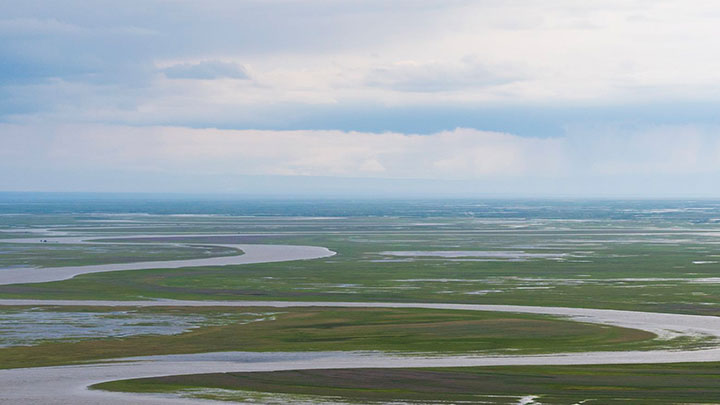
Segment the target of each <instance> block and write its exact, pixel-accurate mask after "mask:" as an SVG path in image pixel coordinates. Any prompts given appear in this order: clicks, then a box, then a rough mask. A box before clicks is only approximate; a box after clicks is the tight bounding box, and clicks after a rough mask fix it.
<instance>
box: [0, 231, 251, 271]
mask: <svg viewBox="0 0 720 405" xmlns="http://www.w3.org/2000/svg"><path fill="white" fill-rule="evenodd" d="M38 239H39V238H38ZM0 241H1V239H0ZM240 253H241V252H239V251H238V250H237V249H232V248H228V247H222V246H201V245H184V246H165V245H152V246H150V245H148V246H138V245H119V244H82V245H65V244H62V245H61V244H53V243H44V244H42V245H40V246H38V244H17V243H5V244H0V268H2V267H63V266H87V265H97V264H110V263H132V262H145V261H161V260H185V259H198V258H204V257H216V256H233V255H237V254H240Z"/></svg>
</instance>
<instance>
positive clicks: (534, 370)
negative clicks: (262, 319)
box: [93, 363, 720, 405]
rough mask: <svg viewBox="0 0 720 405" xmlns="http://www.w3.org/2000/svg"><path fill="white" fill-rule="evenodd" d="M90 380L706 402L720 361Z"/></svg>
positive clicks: (478, 399) (354, 396) (137, 385)
mask: <svg viewBox="0 0 720 405" xmlns="http://www.w3.org/2000/svg"><path fill="white" fill-rule="evenodd" d="M93 388H96V389H103V390H110V391H124V392H143V393H165V394H168V393H174V394H177V395H182V396H186V397H191V398H206V399H216V400H225V401H233V400H234V401H238V402H240V401H247V400H252V399H254V398H255V399H256V398H262V399H263V400H262V401H261V402H263V403H293V402H297V403H308V399H310V400H312V403H324V402H325V403H327V402H331V403H342V402H349V403H372V402H381V403H387V402H393V401H395V402H401V403H415V402H417V403H424V404H427V403H437V404H440V403H442V404H447V403H463V404H465V403H468V404H480V403H494V404H518V403H520V402H519V399H520V398H522V397H526V398H528V397H530V398H532V399H535V400H536V401H537V402H525V403H542V404H558V405H560V404H562V405H570V404H579V403H583V404H629V403H632V404H689V403H693V404H710V403H718V402H720V364H718V363H701V364H697V363H692V364H660V365H613V366H513V367H474V368H438V369H343V370H301V371H277V372H253V373H218V374H198V375H182V376H167V377H157V378H143V379H134V380H124V381H114V382H108V383H102V384H98V385H95V386H93ZM263 393H265V395H263ZM270 393H272V394H270ZM277 394H286V395H280V396H279V395H277ZM288 394H289V395H288ZM530 398H528V399H530ZM303 401H304V402H303Z"/></svg>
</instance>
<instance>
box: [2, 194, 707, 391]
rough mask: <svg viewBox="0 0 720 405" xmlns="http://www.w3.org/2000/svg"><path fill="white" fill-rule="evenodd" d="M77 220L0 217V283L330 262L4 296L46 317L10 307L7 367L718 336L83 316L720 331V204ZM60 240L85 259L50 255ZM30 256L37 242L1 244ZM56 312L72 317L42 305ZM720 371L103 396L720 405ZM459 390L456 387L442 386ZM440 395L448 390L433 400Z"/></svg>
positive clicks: (313, 208)
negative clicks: (596, 319) (267, 257)
mask: <svg viewBox="0 0 720 405" xmlns="http://www.w3.org/2000/svg"><path fill="white" fill-rule="evenodd" d="M65 204H66V205H67V206H62V205H61V206H60V207H57V206H56V211H57V212H52V213H48V212H47V211H48V209H47V207H45V208H42V209H40V208H39V209H38V210H37V211H33V212H18V211H22V209H20V208H18V207H13V206H12V204H10V205H9V206H5V207H4V208H3V209H4V210H8V211H12V212H5V213H2V214H3V215H0V227H1V228H0V230H1V231H2V232H0V271H2V269H17V268H29V267H39V268H45V267H62V266H83V265H88V266H89V265H103V264H109V263H126V262H148V261H163V260H187V259H196V258H206V257H222V256H232V255H237V254H242V252H239V251H237V250H236V249H232V248H229V247H227V246H223V245H232V244H271V245H307V246H322V247H326V248H328V249H330V250H332V251H334V252H336V254H335V255H334V256H331V257H325V258H319V259H313V260H297V261H284V262H276V263H257V264H243V265H228V266H200V267H197V266H196V267H184V268H173V269H163V268H148V269H147V270H134V271H111V272H102V273H94V274H84V275H79V276H76V277H74V278H72V279H70V280H63V281H54V282H44V283H28V284H9V285H2V286H0V299H8V300H9V299H26V300H36V301H39V302H35V303H33V305H29V306H28V305H25V306H21V305H9V304H5V305H3V306H2V307H0V368H6V369H9V368H24V367H42V366H51V365H53V366H54V365H69V364H80V363H84V362H88V361H90V362H103V361H106V360H107V359H121V358H125V357H136V356H144V355H151V354H152V355H164V354H186V353H208V352H230V351H247V352H253V351H257V352H312V351H318V352H319V351H348V352H356V351H368V352H384V353H392V354H399V355H403V356H411V357H412V356H417V355H423V356H433V355H434V356H441V355H484V356H492V355H500V354H501V355H508V354H516V355H537V354H543V353H546V354H548V353H571V352H603V351H615V352H617V351H625V350H627V351H630V350H633V351H637V350H647V351H651V350H659V349H663V350H667V349H673V350H680V349H682V350H695V349H699V348H708V347H715V346H716V345H717V342H716V341H715V339H714V338H713V337H710V336H701V335H697V336H689V335H677V336H669V335H668V336H658V335H656V334H653V333H652V332H649V331H646V330H639V329H633V328H631V327H627V326H626V327H619V326H614V325H607V324H597V323H592V322H583V321H582V320H578V319H570V318H564V317H559V316H549V315H532V314H515V313H499V312H483V311H461V310H449V309H447V310H443V309H405V308H332V307H323V306H322V305H318V306H313V307H307V308H277V307H262V306H250V307H242V308H230V307H223V306H217V307H215V306H213V307H203V308H200V307H195V306H168V307H163V306H155V307H152V308H146V307H133V306H127V307H122V306H119V307H118V306H115V307H112V308H110V307H103V306H96V305H90V304H88V303H83V300H118V301H137V300H189V301H289V302H304V301H312V302H319V303H322V302H328V303H332V302H357V303H365V302H385V303H458V304H506V305H533V306H547V307H569V308H598V309H617V310H629V311H647V312H656V313H674V314H689V315H704V316H713V317H714V316H716V315H718V313H720V300H719V298H718V294H717V292H718V285H720V264H719V263H720V249H718V245H719V244H720V224H718V222H717V221H718V219H717V218H720V205H718V204H715V203H713V202H702V201H701V202H678V201H659V202H648V201H645V202H637V201H634V202H633V201H629V202H628V201H590V202H588V201H579V202H563V201H491V202H469V201H453V202H437V201H436V202H432V201H430V202H427V201H411V202H397V201H385V202H382V201H381V202H377V201H376V202H367V203H358V202H347V201H346V202H332V203H325V204H322V203H315V204H314V205H311V204H309V203H308V204H303V203H299V202H294V203H282V204H281V203H277V202H275V203H273V202H270V203H265V204H260V203H258V204H257V205H253V204H250V203H245V204H239V203H238V204H236V205H232V204H229V203H228V204H225V203H217V204H215V205H213V204H209V203H208V204H207V206H203V205H202V204H195V205H190V206H193V207H196V206H200V207H204V208H203V209H202V210H200V212H189V213H188V212H187V206H188V205H187V204H183V205H180V206H178V203H173V202H162V203H156V204H155V205H151V206H150V207H149V208H148V207H147V206H144V207H143V208H145V211H149V212H138V211H139V210H138V207H137V206H135V205H133V203H132V202H128V203H125V204H124V205H123V204H120V203H113V204H114V205H105V206H103V205H102V204H101V206H100V207H99V208H97V207H96V208H92V209H90V208H88V207H87V206H85V205H83V204H80V203H77V202H74V203H72V204H71V203H70V202H67V203H65ZM283 204H285V205H283ZM13 210H14V211H13ZM279 214H283V215H279ZM171 235H172V236H171ZM66 236H72V237H83V238H84V239H85V242H83V243H78V244H53V243H45V242H41V241H42V240H45V239H47V238H55V237H66ZM18 238H27V240H28V242H32V243H25V244H23V243H7V242H6V243H3V240H6V241H10V240H11V239H12V240H14V239H18ZM49 299H54V300H72V301H73V302H75V304H74V305H71V306H67V305H65V306H57V305H43V304H42V302H40V301H42V300H49ZM58 324H63V325H71V326H72V327H70V328H68V327H64V328H63V327H58V326H57V325H58ZM23 325H24V326H23ZM34 325H36V326H34ZM40 325H46V327H42V326H40ZM42 331H46V332H45V334H44V335H43V333H42ZM98 331H100V332H98ZM719 371H720V367H718V366H717V365H716V364H715V363H693V364H679V365H667V364H665V365H661V364H656V365H650V364H648V365H621V364H618V365H612V366H609V365H603V366H599V365H586V366H512V367H480V368H455V369H392V370H390V369H388V370H382V369H376V368H372V369H368V368H364V369H362V368H361V369H356V370H350V369H348V370H342V371H338V370H324V371H323V370H319V371H318V370H315V371H310V370H306V371H303V370H293V371H290V370H288V371H282V372H280V371H279V372H275V373H230V374H223V373H218V374H208V375H192V376H176V377H168V376H165V377H160V376H158V377H157V378H151V379H142V380H137V381H135V380H132V381H124V382H107V383H103V384H100V385H99V386H97V388H101V389H105V390H115V391H123V390H124V391H133V392H146V393H148V392H152V393H155V394H154V395H162V396H163V397H164V398H171V397H173V396H175V395H176V396H178V397H187V396H190V397H192V398H211V399H223V400H235V401H238V402H247V401H251V400H261V402H273V401H276V402H292V401H296V402H299V403H302V402H303V401H305V402H308V401H310V402H322V401H325V402H328V401H330V402H343V401H349V402H367V401H378V402H392V401H414V402H424V403H436V402H442V401H445V402H447V401H450V402H453V401H462V402H463V403H464V402H469V403H488V402H489V403H526V404H529V403H563V404H564V403H578V402H579V401H585V403H588V402H590V403H591V402H592V401H595V402H597V403H613V401H620V402H621V401H628V400H632V401H641V400H647V401H648V402H651V401H652V402H654V403H657V402H658V401H660V400H661V399H662V401H664V402H665V403H680V402H698V403H700V402H708V403H713V402H717V401H720V397H718V394H717V393H716V390H715V389H714V388H713V387H714V385H716V383H717V382H719V381H718V377H719V375H718V372H719ZM589 376H590V377H589ZM359 381H369V382H374V383H372V384H370V383H367V384H365V383H364V384H359ZM448 381H452V382H453V383H452V384H450V386H448V384H447V382H448ZM381 382H382V383H381ZM368 384H370V385H368ZM373 384H375V385H373ZM441 386H442V387H446V389H445V388H444V389H440V388H437V387H441ZM428 387H436V388H437V389H429V388H428ZM663 393H664V394H663ZM258 395H259V396H260V397H258ZM259 398H260V399H259ZM522 401H525V402H522ZM636 403H637V402H636Z"/></svg>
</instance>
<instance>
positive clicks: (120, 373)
mask: <svg viewBox="0 0 720 405" xmlns="http://www.w3.org/2000/svg"><path fill="white" fill-rule="evenodd" d="M174 236H183V237H194V236H196V235H192V236H190V235H174ZM203 236H207V235H203ZM136 237H139V236H125V237H123V239H128V238H136ZM162 237H164V238H167V237H168V235H163V236H162ZM47 241H48V242H39V240H37V239H33V240H28V239H11V240H10V239H6V240H2V241H0V242H3V243H5V242H7V243H98V242H96V241H92V240H91V238H76V237H58V238H48V239H47ZM113 243H115V242H113ZM202 244H203V245H215V246H224V247H232V248H235V249H238V250H241V251H242V252H244V254H241V255H236V256H227V257H215V258H203V259H189V260H180V261H154V262H139V263H127V264H110V265H93V266H74V267H57V268H43V269H0V284H14V283H30V282H44V281H55V280H64V279H68V278H72V277H74V276H75V275H78V274H85V273H95V272H102V271H121V270H140V269H148V268H179V267H193V266H224V265H238V264H249V263H264V262H278V261H290V260H308V259H315V258H322V257H329V256H332V255H333V254H335V253H334V252H332V251H330V250H329V249H326V248H323V247H314V246H289V245H255V244H215V243H202ZM0 305H1V306H10V305H55V306H70V305H92V306H228V307H245V306H267V307H310V306H321V307H348V308H355V307H362V308H431V309H455V310H469V311H502V312H516V313H533V314H548V315H557V316H563V317H569V318H572V319H575V320H579V321H583V322H593V323H600V324H607V325H616V326H624V327H631V328H635V329H642V330H646V331H650V332H653V333H656V334H658V335H660V336H663V337H673V336H693V337H696V336H705V337H711V338H716V339H719V340H720V318H719V317H713V316H700V315H681V314H663V313H649V312H637V311H618V310H602V309H587V308H561V307H536V306H512V305H473V304H438V303H384V302H284V301H180V300H156V301H92V300H89V301H71V300H0ZM118 360H120V359H115V360H114V361H108V362H105V363H100V364H88V365H76V366H59V367H38V368H24V369H11V370H0V403H8V404H10V403H12V404H37V403H43V404H70V403H72V404H97V403H102V404H137V403H153V404H179V403H180V404H181V403H197V402H198V400H195V399H193V400H186V399H181V398H173V397H160V396H149V395H136V394H124V393H122V394H120V393H109V392H104V391H91V390H88V389H87V387H88V386H89V385H92V384H95V383H98V382H103V381H111V380H118V379H126V378H137V377H151V376H162V375H172V374H190V373H193V374H194V373H210V372H230V371H277V370H297V369H313V368H348V367H353V368H360V367H458V366H490V365H568V364H623V363H625V364H627V363H673V362H705V361H720V348H710V349H702V350H676V351H669V350H652V351H622V352H587V353H559V354H550V355H522V356H508V355H502V356H498V355H491V356H488V355H485V356H482V355H470V356H451V355H440V356H431V357H423V356H397V355H391V354H387V353H381V352H305V353H249V352H223V353H202V354H190V355H166V356H145V357H136V358H128V359H122V360H123V361H122V362H119V361H118Z"/></svg>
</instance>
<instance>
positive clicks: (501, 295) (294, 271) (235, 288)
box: [0, 219, 720, 314]
mask: <svg viewBox="0 0 720 405" xmlns="http://www.w3.org/2000/svg"><path fill="white" fill-rule="evenodd" d="M443 221H444V222H443ZM443 221H439V220H432V221H431V220H425V221H420V220H416V221H415V225H410V224H408V223H407V220H401V219H387V220H385V222H384V223H383V224H378V223H377V222H379V220H378V219H371V220H368V221H367V222H369V223H361V222H362V221H359V220H353V221H348V224H339V223H338V221H337V220H332V221H319V220H316V221H314V222H313V221H304V222H303V221H300V220H297V221H295V225H292V226H290V225H288V224H287V223H285V222H281V223H280V224H278V221H275V222H274V224H275V226H276V227H277V229H276V230H275V231H273V232H271V233H265V234H263V233H259V234H258V233H256V234H252V235H251V236H249V237H248V236H246V237H243V238H240V239H238V243H242V242H247V241H248V240H250V241H251V243H294V244H309V245H319V246H326V247H328V248H330V249H332V250H334V251H336V252H338V255H337V256H334V257H330V258H326V259H319V260H310V261H296V262H285V263H267V264H255V265H242V266H224V267H201V268H184V269H167V270H164V269H153V270H143V271H133V272H112V273H96V274H88V275H83V276H79V277H76V278H75V279H72V280H66V281H60V282H51V283H41V284H28V285H9V286H0V298H66V299H98V298H104V299H121V300H131V299H147V298H174V299H198V300H203V299H213V300H215V299H223V300H253V299H275V300H291V301H293V300H302V301H396V302H412V301H421V302H461V303H493V304H516V305H528V304H532V305H545V306H571V307H594V308H614V309H628V310H646V311H658V312H679V313H696V314H716V313H719V312H720V294H718V292H719V290H718V287H719V286H720V279H718V277H719V276H720V264H718V263H716V262H718V261H720V260H718V259H719V257H718V255H720V248H718V246H720V245H718V242H719V241H720V238H718V237H717V236H716V235H715V234H714V233H713V232H708V229H705V226H697V227H692V226H690V225H687V226H684V227H683V228H679V227H678V226H677V225H675V226H670V225H665V228H662V227H660V226H659V225H658V224H655V225H654V226H653V227H652V228H650V225H648V224H646V223H628V222H620V223H615V222H610V223H605V222H602V223H600V224H596V223H592V224H586V223H580V224H576V223H565V224H563V223H560V224H558V223H554V222H553V223H546V224H543V225H539V224H533V223H525V224H524V225H523V223H522V222H521V223H520V224H514V225H513V226H525V227H524V228H512V229H509V230H508V229H504V228H503V229H498V228H499V227H500V225H498V224H490V225H487V224H482V223H480V224H478V223H475V224H473V226H474V227H470V225H468V224H465V223H463V222H462V221H460V220H447V219H445V220H443ZM258 222H260V223H261V224H265V226H264V228H263V229H267V228H269V227H271V224H273V222H268V223H266V222H264V221H258ZM310 222H312V223H311V224H310ZM438 223H439V224H438ZM417 224H419V225H417ZM185 225H187V224H185ZM551 225H552V226H551ZM153 226H158V225H157V224H154V225H153ZM203 226H205V225H203ZM258 226H259V225H258ZM343 226H344V227H343ZM468 227H470V228H471V229H467V228H468ZM643 227H645V228H647V229H645V228H643ZM695 228H698V229H695ZM200 229H201V230H207V229H206V228H203V227H201V228H200ZM213 229H215V228H213ZM234 229H235V230H236V231H237V232H239V233H242V232H243V231H246V230H257V227H250V226H248V225H241V224H238V225H237V226H236V227H235V228H234ZM298 229H300V230H298ZM139 230H140V229H136V231H139ZM216 230H217V229H216ZM145 232H147V229H145ZM248 238H251V239H248ZM205 240H206V241H207V239H205ZM173 241H174V242H176V241H178V240H173ZM181 241H182V240H181ZM186 241H187V242H193V243H202V241H203V239H202V238H188V239H187V240H186ZM0 246H2V245H0ZM5 246H7V245H5ZM155 246H157V245H148V247H147V248H148V249H156V247H155ZM36 249H37V250H38V251H41V250H42V249H43V246H38V247H36ZM413 250H417V251H427V250H480V251H523V252H526V253H537V254H546V253H553V254H562V255H564V256H562V257H559V258H558V257H556V258H554V259H550V258H528V259H525V260H496V261H468V260H462V259H457V258H456V259H449V258H437V257H435V258H433V257H423V258H417V257H416V258H413V257H395V256H389V255H388V254H386V253H384V252H387V251H413ZM78 260H81V259H78Z"/></svg>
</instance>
